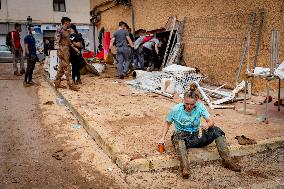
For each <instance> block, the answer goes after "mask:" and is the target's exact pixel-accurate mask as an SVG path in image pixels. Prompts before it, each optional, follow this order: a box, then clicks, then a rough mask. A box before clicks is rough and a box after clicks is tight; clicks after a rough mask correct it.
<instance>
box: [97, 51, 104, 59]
mask: <svg viewBox="0 0 284 189" xmlns="http://www.w3.org/2000/svg"><path fill="white" fill-rule="evenodd" d="M96 58H97V59H100V60H103V59H104V51H101V52H99V53H98V54H97V55H96Z"/></svg>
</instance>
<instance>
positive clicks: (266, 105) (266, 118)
mask: <svg viewBox="0 0 284 189" xmlns="http://www.w3.org/2000/svg"><path fill="white" fill-rule="evenodd" d="M268 100H269V87H268V80H267V79H266V104H265V122H266V123H268Z"/></svg>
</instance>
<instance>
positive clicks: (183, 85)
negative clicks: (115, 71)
mask: <svg viewBox="0 0 284 189" xmlns="http://www.w3.org/2000/svg"><path fill="white" fill-rule="evenodd" d="M135 76H136V77H135V79H134V80H132V81H127V83H128V84H129V85H131V86H133V87H134V88H136V89H140V90H143V91H146V92H152V93H156V94H160V95H163V96H166V97H169V98H173V96H174V94H178V95H179V96H180V97H181V98H182V97H183V94H184V93H185V91H186V90H187V89H188V88H189V86H190V85H191V84H192V83H195V84H196V86H197V89H198V91H199V92H200V94H201V96H202V98H203V100H205V102H206V103H207V104H208V106H209V107H210V108H211V109H216V108H234V106H230V105H221V104H224V103H229V102H233V101H235V100H237V94H238V93H239V92H240V91H241V90H243V89H244V87H245V82H244V81H242V82H241V83H240V84H239V85H238V86H237V87H236V88H235V89H234V90H232V91H224V90H221V89H222V87H224V86H225V85H222V86H220V87H217V88H216V89H210V88H205V87H201V86H200V84H199V83H200V81H201V80H202V79H204V78H205V77H204V76H203V75H202V74H201V73H199V70H197V69H196V68H190V67H186V66H181V65H176V64H172V65H170V66H167V67H165V68H163V69H162V71H153V72H147V71H142V70H136V71H135ZM212 99H216V100H212Z"/></svg>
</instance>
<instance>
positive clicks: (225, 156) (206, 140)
mask: <svg viewBox="0 0 284 189" xmlns="http://www.w3.org/2000/svg"><path fill="white" fill-rule="evenodd" d="M196 88H197V87H196V85H191V86H190V90H189V91H187V92H185V94H184V100H183V103H179V104H177V105H176V106H174V107H173V108H172V109H171V111H170V112H169V114H168V117H167V121H166V124H165V127H164V129H163V134H162V138H161V139H160V141H159V143H164V142H165V137H166V134H167V132H168V130H169V127H170V126H171V124H172V123H174V125H175V131H174V133H173V135H172V136H171V140H172V143H173V145H174V147H175V150H176V152H177V154H178V156H179V159H180V162H181V169H182V176H183V178H188V177H189V165H190V163H189V162H190V161H189V160H188V156H187V149H189V148H202V147H204V146H207V145H209V144H211V143H212V142H213V141H214V140H215V143H216V146H217V149H218V152H219V155H220V157H221V158H222V161H223V165H224V166H225V167H226V168H228V169H230V170H233V171H240V166H239V165H238V164H237V163H235V162H234V161H233V160H232V158H231V156H230V151H229V148H228V144H227V140H226V138H225V133H224V132H223V131H222V130H221V129H220V128H219V127H217V126H215V125H214V122H213V120H212V119H211V118H210V114H209V113H208V111H207V109H206V107H205V106H204V104H203V103H201V102H198V98H199V95H198V93H197V92H196ZM201 117H203V118H204V119H205V121H206V122H205V123H204V124H201ZM199 131H202V132H200V133H199Z"/></svg>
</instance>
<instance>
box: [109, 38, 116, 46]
mask: <svg viewBox="0 0 284 189" xmlns="http://www.w3.org/2000/svg"><path fill="white" fill-rule="evenodd" d="M114 40H115V38H114V37H113V38H111V40H110V46H109V49H111V48H112V47H113V43H114Z"/></svg>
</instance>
